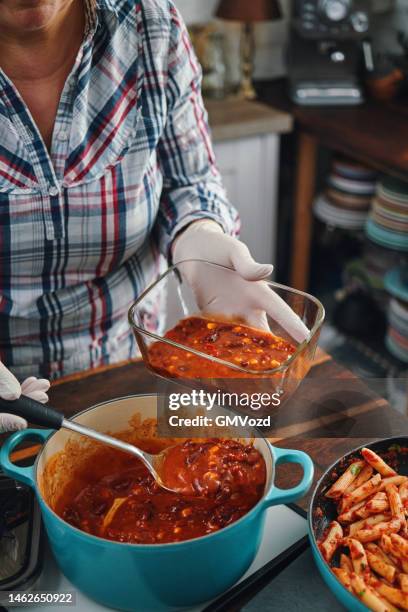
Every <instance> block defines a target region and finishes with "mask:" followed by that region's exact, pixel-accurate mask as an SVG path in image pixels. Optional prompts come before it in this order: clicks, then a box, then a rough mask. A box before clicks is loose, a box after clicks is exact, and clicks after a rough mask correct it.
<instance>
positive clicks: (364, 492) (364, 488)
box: [342, 474, 381, 511]
mask: <svg viewBox="0 0 408 612" xmlns="http://www.w3.org/2000/svg"><path fill="white" fill-rule="evenodd" d="M380 483H381V476H380V474H376V475H375V476H373V477H372V478H370V480H367V482H365V483H364V484H362V485H361V486H360V487H358V489H355V490H354V491H353V492H352V493H346V494H345V495H343V498H342V501H343V500H344V501H343V503H344V508H342V510H343V511H345V510H348V509H349V508H351V506H354V505H355V504H358V502H360V501H363V500H364V499H366V498H367V497H370V495H373V493H377V492H378V490H379V489H378V487H379V486H380Z"/></svg>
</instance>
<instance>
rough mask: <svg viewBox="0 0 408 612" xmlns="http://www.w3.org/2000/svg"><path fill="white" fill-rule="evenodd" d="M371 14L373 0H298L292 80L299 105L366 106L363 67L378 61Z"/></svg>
mask: <svg viewBox="0 0 408 612" xmlns="http://www.w3.org/2000/svg"><path fill="white" fill-rule="evenodd" d="M370 14H371V0H293V6H292V20H291V26H290V37H289V47H288V76H289V84H290V96H291V98H292V100H293V101H294V102H296V103H297V104H301V105H309V106H317V105H323V106H325V105H353V104H360V103H361V102H363V90H362V86H361V79H360V73H361V68H362V67H363V66H364V63H365V66H366V68H367V69H368V70H370V68H371V63H372V54H371V44H370V42H369V36H370Z"/></svg>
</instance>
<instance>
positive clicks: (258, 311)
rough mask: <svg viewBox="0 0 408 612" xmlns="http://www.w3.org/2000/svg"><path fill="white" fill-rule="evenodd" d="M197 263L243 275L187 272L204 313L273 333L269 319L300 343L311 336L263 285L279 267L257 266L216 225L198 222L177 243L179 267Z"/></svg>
mask: <svg viewBox="0 0 408 612" xmlns="http://www.w3.org/2000/svg"><path fill="white" fill-rule="evenodd" d="M194 259H195V260H204V261H210V262H212V263H216V264H219V265H221V266H225V267H227V268H233V269H234V270H235V271H236V272H237V273H238V274H234V275H232V274H231V273H229V272H228V271H227V270H222V268H215V267H214V269H213V270H209V269H205V271H204V270H203V266H202V265H201V264H200V262H199V261H198V262H194V261H191V262H188V263H186V264H185V265H184V266H183V272H184V275H185V277H186V280H187V282H188V283H189V285H190V286H191V287H192V289H193V291H194V295H195V298H196V300H197V304H198V306H199V307H200V309H201V310H202V311H203V312H205V313H207V314H214V315H217V314H218V315H220V314H222V315H224V316H227V317H235V318H237V317H238V318H240V319H243V320H244V321H245V322H246V323H248V325H251V326H253V327H257V328H259V329H264V330H269V326H268V321H267V317H266V314H268V315H269V316H270V317H271V319H272V320H274V321H275V322H276V323H278V324H279V325H280V326H281V327H282V328H283V329H284V330H285V331H286V332H287V333H288V334H289V336H291V337H292V338H293V339H294V340H295V341H296V342H299V343H300V342H303V341H304V340H306V339H307V338H308V337H309V334H310V332H309V330H308V328H307V327H306V325H305V324H304V323H303V321H302V320H301V319H300V317H299V316H298V315H297V314H296V313H295V312H294V311H293V310H292V309H291V308H290V306H288V304H287V303H286V302H284V300H282V298H281V297H279V296H278V294H277V293H276V292H275V291H272V290H271V288H270V287H269V286H268V285H267V283H265V282H264V281H263V280H262V279H265V278H266V277H267V276H269V275H270V274H271V273H272V271H273V266H272V265H268V264H259V263H257V262H256V261H255V260H254V259H253V257H252V256H251V254H250V252H249V249H248V247H247V246H246V245H245V244H244V243H243V242H240V241H239V240H237V239H236V238H232V237H231V236H227V235H226V234H224V232H223V230H222V229H221V227H220V226H219V225H218V223H216V222H215V221H211V220H202V221H196V222H195V223H192V224H191V225H189V226H188V227H187V229H186V230H184V231H183V232H182V233H181V234H180V236H178V237H177V238H176V240H175V242H174V245H173V261H174V263H175V264H177V263H179V262H181V261H185V260H194ZM203 272H204V273H203Z"/></svg>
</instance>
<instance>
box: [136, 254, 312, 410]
mask: <svg viewBox="0 0 408 612" xmlns="http://www.w3.org/2000/svg"><path fill="white" fill-rule="evenodd" d="M190 263H191V261H184V262H181V263H179V264H177V265H175V266H172V267H170V268H169V269H168V270H167V271H166V272H165V273H164V274H162V275H161V276H160V277H159V278H158V280H157V281H155V282H154V283H153V284H152V285H151V286H150V287H148V288H147V289H146V290H145V291H144V292H143V293H142V294H141V296H140V297H139V299H138V300H137V301H136V302H135V303H134V304H133V306H132V307H131V308H130V310H129V322H130V325H131V327H132V329H133V331H134V334H135V337H136V340H137V343H138V345H139V348H140V351H141V354H142V357H143V360H144V362H145V364H146V366H147V368H149V369H150V370H151V371H153V372H154V373H155V374H156V375H158V376H160V377H162V378H165V379H166V380H169V379H171V378H173V379H178V380H181V381H182V383H183V384H187V385H188V386H193V385H194V386H195V387H196V386H197V384H198V383H199V384H201V385H202V386H203V387H208V386H210V387H213V386H214V385H213V384H212V383H214V384H215V383H216V385H217V387H218V388H220V387H222V388H223V389H224V390H232V389H233V390H234V391H238V390H240V389H241V390H245V391H247V392H249V391H250V390H251V391H258V392H259V391H263V390H265V391H268V392H269V393H270V391H271V386H272V387H273V388H274V389H275V391H277V392H279V394H280V395H281V396H282V400H281V403H282V402H283V401H286V400H287V399H288V397H290V395H292V393H293V392H294V391H295V390H296V388H297V387H298V385H299V383H300V382H301V381H302V380H303V378H304V377H305V376H306V374H307V372H308V371H309V369H310V366H311V364H312V361H313V358H314V355H315V351H316V347H317V342H318V338H319V333H320V329H321V326H322V324H323V321H324V308H323V305H322V304H321V303H320V302H319V300H317V299H316V298H314V297H313V296H311V295H308V294H307V293H303V292H302V291H298V290H296V289H291V288H290V287H285V286H284V285H279V284H277V283H274V282H269V281H265V282H266V284H267V286H268V287H269V288H270V290H271V292H272V291H274V292H276V293H277V294H278V295H279V296H280V297H281V298H282V299H283V300H284V301H285V302H286V303H287V304H288V305H289V306H290V307H291V308H292V310H294V312H295V313H296V314H297V315H298V316H299V317H300V318H301V320H302V321H303V322H304V323H305V325H306V326H307V328H308V329H309V330H310V334H309V338H308V339H307V340H305V341H304V342H302V343H298V342H296V341H295V340H294V339H293V338H291V337H290V336H289V335H288V333H287V332H286V331H285V330H284V329H283V328H282V327H281V326H280V325H279V324H278V323H277V322H276V321H275V320H273V319H272V318H271V317H270V316H268V315H267V321H268V324H269V328H270V330H271V332H272V333H273V334H274V335H276V336H280V337H281V338H283V339H284V340H286V341H289V342H291V343H292V344H293V345H294V346H295V351H294V353H293V354H292V355H290V356H289V357H288V358H287V359H286V360H285V361H284V362H282V363H281V364H280V365H279V366H278V367H275V368H273V369H268V370H262V371H259V370H251V368H250V367H242V366H240V365H239V364H237V363H233V362H229V361H225V360H224V359H220V358H218V357H214V356H213V355H210V354H206V353H204V352H202V351H200V350H197V349H195V348H193V347H192V346H187V345H183V344H180V343H178V342H175V341H173V340H170V339H169V338H166V337H165V334H166V332H167V331H168V330H170V329H172V328H173V327H175V326H176V325H177V324H178V323H179V322H180V320H182V319H185V318H187V317H190V316H201V317H205V318H209V319H212V320H214V321H215V320H218V319H219V320H221V321H222V320H224V321H225V320H228V321H231V317H226V316H225V315H224V316H223V313H222V312H220V313H219V317H217V316H216V315H215V314H213V313H211V314H206V313H205V312H201V310H200V308H199V306H198V304H197V301H196V296H195V294H194V291H193V290H192V289H191V287H190V285H189V283H188V282H187V281H186V274H185V270H186V266H188V265H189V264H190ZM195 265H199V266H200V267H201V268H202V269H201V270H200V273H201V274H203V275H205V274H211V272H213V271H214V268H222V269H223V271H224V272H226V273H227V274H231V275H236V274H237V272H235V270H232V269H229V268H223V267H222V266H218V264H214V263H210V262H204V261H200V262H198V261H196V262H195ZM159 296H160V297H159ZM163 298H164V299H165V304H166V310H165V316H164V321H161V324H162V329H161V330H160V331H159V332H158V331H157V330H155V329H154V327H153V325H152V324H151V316H150V310H149V307H151V304H152V302H154V301H156V300H159V299H163ZM238 300H239V296H237V301H238ZM232 322H234V323H236V324H237V325H239V324H241V325H243V324H245V321H243V319H242V317H241V318H239V319H236V320H232ZM157 342H161V343H165V344H166V345H167V346H171V347H173V348H174V350H175V352H177V353H178V354H179V351H180V350H182V351H185V352H186V353H193V354H194V355H195V356H197V357H199V358H201V359H202V360H203V364H205V363H206V362H207V363H208V360H210V361H211V362H212V363H213V364H214V363H217V364H218V365H220V366H222V372H223V374H222V377H221V376H220V378H217V380H216V381H214V380H212V381H210V380H209V379H208V378H203V379H197V378H195V379H194V380H189V381H188V380H187V378H188V377H185V376H183V374H182V373H179V374H177V372H175V373H174V376H170V375H169V374H168V373H167V372H163V371H162V370H160V369H158V368H157V367H153V366H152V364H151V362H150V359H149V349H150V347H151V346H152V345H153V344H154V343H157ZM241 374H242V378H241V377H240V375H241ZM221 378H222V380H220V379H221Z"/></svg>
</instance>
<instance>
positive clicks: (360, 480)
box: [346, 463, 374, 493]
mask: <svg viewBox="0 0 408 612" xmlns="http://www.w3.org/2000/svg"><path fill="white" fill-rule="evenodd" d="M373 473H374V470H373V468H372V467H371V465H368V463H366V464H365V465H364V467H363V469H362V470H361V472H360V473H359V475H358V476H357V478H356V479H355V480H353V482H352V483H351V485H350V486H349V487H348V488H347V489H346V493H352V492H353V491H354V490H355V489H358V487H361V485H362V484H364V483H365V482H367V480H370V478H371V477H372V475H373Z"/></svg>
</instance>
